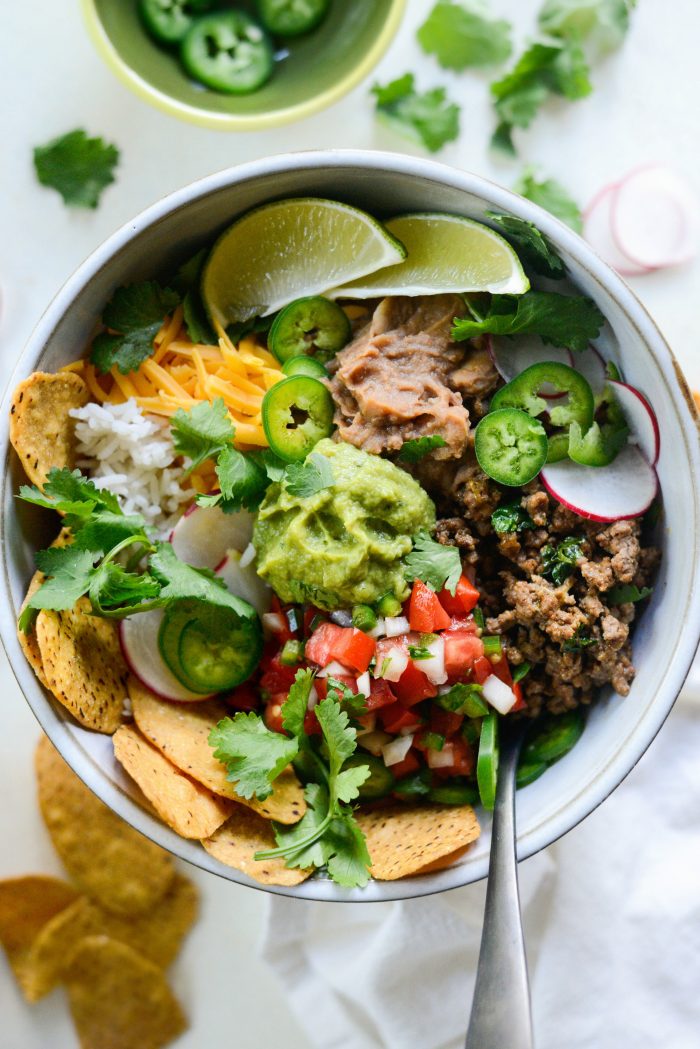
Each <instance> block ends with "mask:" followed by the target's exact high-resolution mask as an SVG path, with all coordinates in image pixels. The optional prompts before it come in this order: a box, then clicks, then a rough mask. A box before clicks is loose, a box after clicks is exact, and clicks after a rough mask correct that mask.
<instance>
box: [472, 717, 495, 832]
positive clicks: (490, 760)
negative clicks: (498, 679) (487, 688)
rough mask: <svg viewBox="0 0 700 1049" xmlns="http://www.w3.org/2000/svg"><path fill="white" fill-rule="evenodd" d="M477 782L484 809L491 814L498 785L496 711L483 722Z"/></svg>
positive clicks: (477, 761)
mask: <svg viewBox="0 0 700 1049" xmlns="http://www.w3.org/2000/svg"><path fill="white" fill-rule="evenodd" d="M476 782H477V785H478V787H479V797H480V798H481V804H482V805H483V806H484V808H485V809H486V810H487V811H488V812H491V811H492V810H493V807H494V805H495V804H496V786H497V784H498V714H497V713H496V712H495V711H494V712H493V713H492V714H488V715H487V716H486V717H485V718H484V719H483V721H482V722H481V736H480V738H479V756H478V758H477V759H476Z"/></svg>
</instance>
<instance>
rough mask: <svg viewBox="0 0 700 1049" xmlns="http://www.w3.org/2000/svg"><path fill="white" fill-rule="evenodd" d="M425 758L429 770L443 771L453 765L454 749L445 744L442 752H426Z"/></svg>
mask: <svg viewBox="0 0 700 1049" xmlns="http://www.w3.org/2000/svg"><path fill="white" fill-rule="evenodd" d="M425 756H426V758H427V761H428V768H430V769H444V768H446V767H447V766H448V765H454V761H455V756H454V747H453V746H452V744H451V743H446V744H445V746H444V747H443V748H442V750H432V749H430V750H427V751H426V753H425Z"/></svg>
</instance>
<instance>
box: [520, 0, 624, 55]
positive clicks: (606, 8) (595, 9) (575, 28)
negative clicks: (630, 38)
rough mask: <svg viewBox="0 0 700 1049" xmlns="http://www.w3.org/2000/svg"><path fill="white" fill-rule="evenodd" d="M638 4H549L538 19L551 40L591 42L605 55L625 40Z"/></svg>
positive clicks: (611, 0) (598, 0)
mask: <svg viewBox="0 0 700 1049" xmlns="http://www.w3.org/2000/svg"><path fill="white" fill-rule="evenodd" d="M635 2H636V0H545V2H544V4H543V5H542V8H541V9H540V13H539V16H538V22H539V26H540V29H541V30H542V32H543V33H547V34H549V35H550V36H557V37H563V38H567V37H570V38H573V39H576V40H590V41H591V43H592V44H593V45H594V46H595V49H596V50H597V51H598V52H599V53H601V54H603V53H605V52H606V51H614V50H615V48H617V47H619V46H620V44H621V43H622V41H623V40H624V38H625V35H626V33H627V30H628V29H629V26H630V14H631V12H632V9H633V7H634V6H635Z"/></svg>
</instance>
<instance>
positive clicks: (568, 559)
mask: <svg viewBox="0 0 700 1049" xmlns="http://www.w3.org/2000/svg"><path fill="white" fill-rule="evenodd" d="M582 542H583V540H582V539H579V538H578V537H577V536H574V535H569V536H567V537H566V539H562V541H561V542H560V543H559V544H558V545H557V546H556V547H554V546H552V545H551V544H550V543H547V545H546V546H543V547H542V549H541V550H540V557H541V558H542V575H543V576H549V577H550V579H551V580H552V582H553V583H554V584H555V585H556V586H560V585H561V584H562V583H563V582H564V581H565V580H566V579H568V578H569V576H570V575H571V574H572V572H573V569H574V568H575V567H576V565H577V564H578V561H579V560H580V558H581V557H583V553H582V550H581V543H582Z"/></svg>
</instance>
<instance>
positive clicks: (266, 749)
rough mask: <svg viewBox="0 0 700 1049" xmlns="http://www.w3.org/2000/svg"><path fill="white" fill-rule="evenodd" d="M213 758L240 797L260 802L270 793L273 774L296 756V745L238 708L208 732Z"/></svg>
mask: <svg viewBox="0 0 700 1049" xmlns="http://www.w3.org/2000/svg"><path fill="white" fill-rule="evenodd" d="M209 745H210V746H211V747H213V748H215V749H214V757H215V758H216V759H217V761H221V762H222V763H223V764H224V765H225V766H226V769H227V773H228V774H227V779H228V780H229V781H230V782H231V783H233V784H234V785H235V787H236V793H238V794H240V796H241V797H242V798H252V797H256V798H258V799H259V800H260V801H264V800H265V798H268V797H269V796H270V794H272V784H273V782H274V780H275V779H276V778H277V776H279V775H280V773H281V772H282V771H283V770H284V769H285V768H286V767H287V765H288V764H289V763H290V761H291V760H292V759H293V758H294V757H296V755H297V752H298V750H299V744H298V743H297V741H296V739H289V738H288V737H287V736H283V735H282V734H281V733H279V732H272V731H270V729H269V728H267V727H266V725H265V724H264V722H263V720H262V718H261V717H260V716H259V715H258V714H255V713H253V712H252V711H251V713H249V714H244V713H243V711H239V713H238V714H236V715H235V717H233V718H223V719H222V720H221V721H220V722H219V723H218V725H216V727H215V728H213V729H212V730H211V732H210V734H209Z"/></svg>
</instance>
